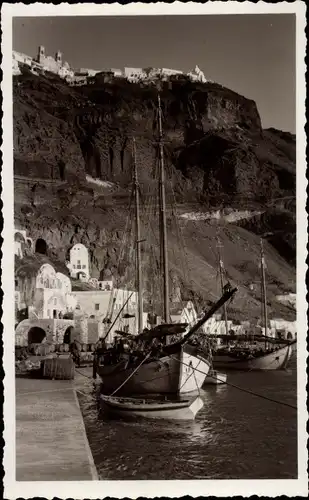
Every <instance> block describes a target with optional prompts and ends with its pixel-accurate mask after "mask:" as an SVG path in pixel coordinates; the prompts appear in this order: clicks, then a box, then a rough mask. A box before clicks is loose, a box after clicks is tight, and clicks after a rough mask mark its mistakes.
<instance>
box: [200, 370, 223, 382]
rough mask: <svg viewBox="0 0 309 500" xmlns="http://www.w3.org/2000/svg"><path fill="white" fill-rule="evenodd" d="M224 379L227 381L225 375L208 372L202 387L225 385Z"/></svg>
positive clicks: (212, 371) (214, 371) (213, 371)
mask: <svg viewBox="0 0 309 500" xmlns="http://www.w3.org/2000/svg"><path fill="white" fill-rule="evenodd" d="M226 379H227V375H226V373H220V372H217V371H216V370H210V371H209V373H208V375H207V377H206V379H205V382H204V385H221V384H225V383H226Z"/></svg>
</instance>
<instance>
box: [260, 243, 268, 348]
mask: <svg viewBox="0 0 309 500" xmlns="http://www.w3.org/2000/svg"><path fill="white" fill-rule="evenodd" d="M260 244H261V275H262V297H263V306H264V307H263V309H264V324H265V347H266V345H267V297H266V281H265V258H264V248H263V240H262V238H261V239H260Z"/></svg>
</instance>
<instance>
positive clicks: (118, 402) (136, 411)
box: [100, 395, 204, 420]
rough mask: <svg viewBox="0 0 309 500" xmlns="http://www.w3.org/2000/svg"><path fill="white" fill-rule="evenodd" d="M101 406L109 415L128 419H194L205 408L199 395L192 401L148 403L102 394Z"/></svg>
mask: <svg viewBox="0 0 309 500" xmlns="http://www.w3.org/2000/svg"><path fill="white" fill-rule="evenodd" d="M100 402H101V408H102V409H103V411H105V412H106V413H107V414H109V415H113V416H119V417H122V418H128V419H137V418H150V419H164V420H194V419H195V416H196V414H197V413H198V411H200V410H201V408H203V406H204V403H203V400H202V399H201V398H200V397H199V396H198V397H196V398H194V399H193V400H191V401H166V402H158V401H157V402H151V403H146V402H143V401H141V400H137V399H136V400H134V398H130V400H128V399H127V400H123V398H117V397H110V396H104V395H101V397H100Z"/></svg>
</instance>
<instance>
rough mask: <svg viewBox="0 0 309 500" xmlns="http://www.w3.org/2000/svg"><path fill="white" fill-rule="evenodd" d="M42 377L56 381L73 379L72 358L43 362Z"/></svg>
mask: <svg viewBox="0 0 309 500" xmlns="http://www.w3.org/2000/svg"><path fill="white" fill-rule="evenodd" d="M43 377H44V378H50V379H56V380H72V379H74V363H73V360H72V358H50V359H45V360H44V361H43Z"/></svg>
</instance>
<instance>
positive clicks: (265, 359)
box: [213, 341, 296, 371]
mask: <svg viewBox="0 0 309 500" xmlns="http://www.w3.org/2000/svg"><path fill="white" fill-rule="evenodd" d="M295 343H296V341H294V342H291V343H289V344H287V345H285V346H282V347H279V348H275V349H271V350H268V351H267V350H261V351H258V352H256V353H254V352H250V351H249V350H246V351H239V352H237V351H236V350H231V351H230V352H228V351H227V350H225V349H222V350H221V352H220V350H219V351H217V353H216V354H214V355H213V366H214V368H216V369H218V370H220V369H221V370H222V369H224V370H244V371H254V370H262V371H269V370H283V369H285V368H286V367H287V366H288V363H289V361H290V358H291V355H292V346H293V344H295Z"/></svg>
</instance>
